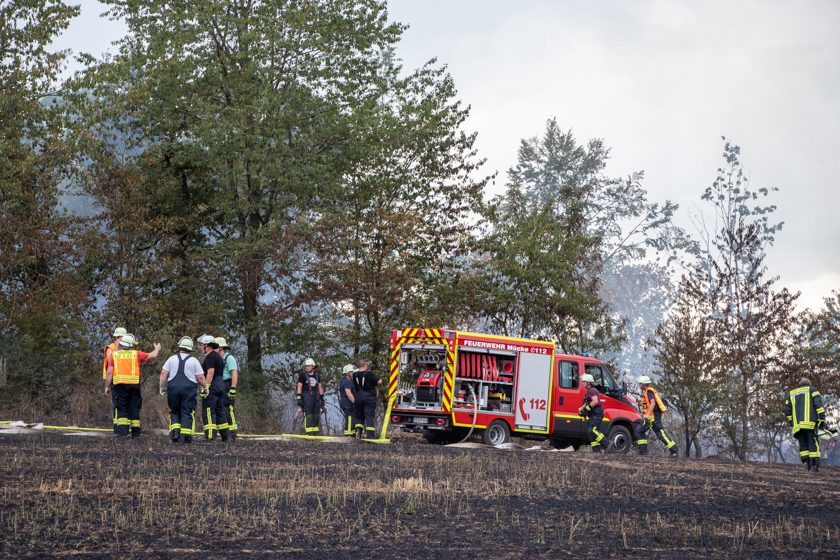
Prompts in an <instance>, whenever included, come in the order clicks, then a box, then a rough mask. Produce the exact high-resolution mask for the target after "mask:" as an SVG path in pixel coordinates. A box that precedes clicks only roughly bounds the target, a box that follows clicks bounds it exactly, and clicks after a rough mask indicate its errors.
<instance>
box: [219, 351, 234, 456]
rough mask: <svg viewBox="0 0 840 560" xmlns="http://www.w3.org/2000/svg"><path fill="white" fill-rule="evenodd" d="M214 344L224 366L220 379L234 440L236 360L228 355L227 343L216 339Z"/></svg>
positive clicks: (231, 435)
mask: <svg viewBox="0 0 840 560" xmlns="http://www.w3.org/2000/svg"><path fill="white" fill-rule="evenodd" d="M216 344H218V345H219V356H221V357H222V362H224V364H225V368H224V370H222V379H223V380H224V382H225V396H226V397H227V409H228V429H229V430H230V439H231V440H235V439H236V430H237V429H238V428H237V426H236V413H235V411H234V406H235V404H236V385H237V384H238V383H239V365H238V364H237V363H236V358H234V357H233V354H231V353H229V352H228V350H230V346H228V343H227V341H226V340H225V339H224V338H222V337H218V338H216Z"/></svg>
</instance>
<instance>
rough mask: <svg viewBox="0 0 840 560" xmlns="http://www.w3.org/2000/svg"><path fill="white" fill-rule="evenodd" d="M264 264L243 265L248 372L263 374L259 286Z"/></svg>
mask: <svg viewBox="0 0 840 560" xmlns="http://www.w3.org/2000/svg"><path fill="white" fill-rule="evenodd" d="M261 279H262V264H261V263H260V262H254V261H252V262H246V263H245V264H243V266H242V270H241V275H240V283H241V285H242V307H243V310H244V319H245V342H246V344H247V346H248V374H249V375H254V376H262V374H263V369H262V335H261V332H260V331H261V327H260V321H259V315H258V314H259V286H260V281H261Z"/></svg>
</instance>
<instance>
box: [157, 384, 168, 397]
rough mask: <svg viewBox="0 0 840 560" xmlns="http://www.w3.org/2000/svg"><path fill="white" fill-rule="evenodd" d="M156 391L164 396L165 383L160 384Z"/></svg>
mask: <svg viewBox="0 0 840 560" xmlns="http://www.w3.org/2000/svg"><path fill="white" fill-rule="evenodd" d="M158 392H159V393H160V396H161V397H165V396H166V385H161V386H160V387H159V388H158Z"/></svg>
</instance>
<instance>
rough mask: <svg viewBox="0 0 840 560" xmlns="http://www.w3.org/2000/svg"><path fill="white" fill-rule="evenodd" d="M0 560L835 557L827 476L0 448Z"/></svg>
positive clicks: (45, 438)
mask: <svg viewBox="0 0 840 560" xmlns="http://www.w3.org/2000/svg"><path fill="white" fill-rule="evenodd" d="M0 486H2V491H0V492H2V493H0V532H1V533H2V537H0V557H3V558H109V557H115V556H121V557H124V558H137V559H152V558H161V559H164V558H166V559H170V558H205V559H209V558H229V557H230V558H234V557H235V558H254V559H256V558H285V557H294V558H316V559H319V560H337V559H343V558H354V559H361V558H422V559H423V560H434V559H449V558H498V559H503V558H564V557H568V558H637V557H647V558H674V559H677V558H679V559H687V558H734V557H741V558H779V557H782V556H786V557H790V556H794V557H796V556H800V555H802V556H804V555H805V554H809V553H818V554H824V555H825V556H826V557H840V470H838V469H837V468H824V469H823V471H822V472H820V473H819V474H814V473H807V472H804V470H803V468H802V467H799V466H798V465H762V464H749V465H743V464H738V463H730V462H724V461H715V460H701V461H686V460H672V459H668V458H644V459H642V458H640V457H637V456H635V455H628V456H616V455H607V456H603V457H598V456H590V454H589V453H586V452H577V453H563V452H548V451H525V450H514V451H502V450H495V449H453V448H446V447H440V446H432V445H429V444H426V443H421V442H420V441H417V440H413V439H408V438H407V439H403V440H396V441H395V442H394V443H392V444H390V445H374V444H365V443H363V442H356V441H349V442H343V443H334V442H310V441H304V440H300V441H255V440H246V439H242V438H240V439H239V440H237V441H236V442H234V443H231V444H227V445H222V444H204V443H196V444H193V445H192V446H185V445H173V444H171V443H169V442H168V440H167V439H166V438H165V436H158V435H152V434H148V435H147V434H144V436H143V438H142V439H141V440H139V441H124V440H114V439H112V438H110V437H70V436H66V435H61V434H52V433H44V434H39V435H26V436H19V435H18V436H0Z"/></svg>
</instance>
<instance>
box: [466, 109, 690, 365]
mask: <svg viewBox="0 0 840 560" xmlns="http://www.w3.org/2000/svg"><path fill="white" fill-rule="evenodd" d="M608 158H609V150H608V149H607V148H606V147H605V146H604V143H603V141H601V140H597V139H596V140H590V141H589V142H588V143H587V145H585V146H581V145H578V144H577V142H576V141H575V138H574V136H573V135H572V133H571V132H570V131H568V132H564V131H562V130H561V129H560V127H559V126H558V124H557V121H556V119H550V120H549V121H547V123H546V128H545V132H544V133H543V135H542V137H540V138H536V137H535V138H531V139H526V140H522V142H521V144H520V147H519V153H518V159H517V163H516V165H515V166H513V167H511V169H510V170H509V171H508V185H507V190H506V192H505V194H504V195H502V196H500V197H497V198H496V199H495V200H494V201H493V202H492V204H491V205H490V206H489V208H488V210H487V212H486V215H485V219H486V222H487V224H488V229H489V231H488V232H487V233H486V235H485V236H484V237H483V239H482V242H481V244H480V246H479V247H480V250H481V253H482V255H481V256H480V257H479V260H478V262H479V266H480V274H478V278H477V281H476V285H477V288H476V290H477V292H478V294H479V297H478V298H477V301H478V302H479V307H478V313H479V314H480V315H483V319H484V320H485V321H486V322H487V323H488V324H489V325H490V326H491V327H492V328H494V329H495V330H501V331H502V332H508V333H517V334H519V335H523V336H538V337H545V338H551V339H554V340H557V341H558V342H559V343H560V345H561V347H562V348H563V349H564V350H565V351H568V352H580V351H583V350H588V351H605V350H607V349H610V348H616V347H617V344H618V343H619V342H620V341H621V339H622V338H623V335H622V318H621V317H616V316H615V315H614V314H613V313H612V312H611V310H610V308H609V305H607V304H606V302H604V300H603V292H602V287H603V279H604V271H605V267H606V266H607V264H609V265H610V266H619V265H621V264H627V263H630V262H633V261H634V260H637V259H640V258H643V257H645V256H646V255H647V251H648V250H650V249H654V250H657V251H659V250H668V249H670V248H671V247H672V245H673V238H674V235H675V233H676V232H678V230H676V229H675V228H673V227H672V226H671V225H670V218H671V216H672V214H673V211H674V210H675V208H676V206H675V205H673V204H671V203H670V202H666V203H665V204H664V205H663V206H659V205H658V204H651V203H648V202H647V196H646V193H645V191H644V189H643V188H642V187H641V180H642V178H643V173H641V172H637V173H633V174H631V175H630V176H629V177H626V178H613V177H608V176H606V175H605V167H606V164H607V160H608ZM482 309H486V310H487V312H486V315H484V314H483V313H482V311H481V310H482Z"/></svg>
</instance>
